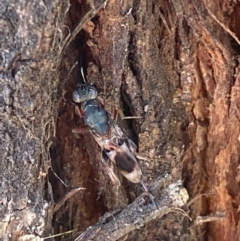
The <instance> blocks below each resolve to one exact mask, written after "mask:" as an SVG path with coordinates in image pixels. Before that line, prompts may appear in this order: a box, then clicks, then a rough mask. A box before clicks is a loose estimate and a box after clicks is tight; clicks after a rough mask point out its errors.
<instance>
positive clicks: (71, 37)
mask: <svg viewBox="0 0 240 241" xmlns="http://www.w3.org/2000/svg"><path fill="white" fill-rule="evenodd" d="M106 2H107V0H104V1H103V2H102V3H100V4H99V5H98V6H96V7H94V8H91V9H90V10H89V11H88V12H87V13H86V14H85V15H84V16H83V18H82V19H81V21H80V22H79V24H78V25H77V26H76V28H75V29H74V30H73V32H72V33H71V34H70V35H68V36H67V37H66V39H65V40H64V43H63V46H62V49H61V51H60V53H61V54H62V53H64V51H65V50H66V49H67V48H68V46H69V44H70V43H71V42H72V41H73V40H74V39H75V37H76V36H77V34H78V33H79V32H80V31H81V30H82V28H83V26H84V25H85V23H86V22H87V21H89V20H90V19H91V18H92V17H93V16H94V15H96V14H97V13H98V12H99V10H100V9H101V8H103V7H104V6H105V4H106Z"/></svg>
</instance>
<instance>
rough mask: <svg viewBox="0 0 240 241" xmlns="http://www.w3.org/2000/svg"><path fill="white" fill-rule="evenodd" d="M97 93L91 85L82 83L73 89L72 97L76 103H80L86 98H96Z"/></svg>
mask: <svg viewBox="0 0 240 241" xmlns="http://www.w3.org/2000/svg"><path fill="white" fill-rule="evenodd" d="M97 95H98V92H97V90H96V89H95V88H94V87H93V86H92V85H87V84H83V85H80V86H79V87H78V88H77V89H76V90H75V91H73V95H72V97H73V100H74V101H75V102H76V103H82V102H84V101H86V100H94V99H96V98H97Z"/></svg>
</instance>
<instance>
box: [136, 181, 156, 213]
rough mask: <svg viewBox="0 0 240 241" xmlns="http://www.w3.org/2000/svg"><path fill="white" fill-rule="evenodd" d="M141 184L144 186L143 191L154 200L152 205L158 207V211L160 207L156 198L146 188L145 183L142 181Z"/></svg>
mask: <svg viewBox="0 0 240 241" xmlns="http://www.w3.org/2000/svg"><path fill="white" fill-rule="evenodd" d="M140 183H141V185H142V187H143V189H144V192H145V194H147V195H148V196H149V197H150V198H151V200H152V203H153V204H154V205H155V206H156V207H157V209H158V210H159V207H158V205H157V203H156V202H155V200H154V199H155V197H154V196H153V195H152V194H151V193H150V192H149V190H148V188H147V187H146V185H145V184H144V182H143V181H142V180H141V181H140Z"/></svg>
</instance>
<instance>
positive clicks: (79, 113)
mask: <svg viewBox="0 0 240 241" xmlns="http://www.w3.org/2000/svg"><path fill="white" fill-rule="evenodd" d="M75 113H76V115H78V116H80V117H81V118H83V116H84V115H83V113H82V111H81V109H80V108H79V106H77V105H76V106H75Z"/></svg>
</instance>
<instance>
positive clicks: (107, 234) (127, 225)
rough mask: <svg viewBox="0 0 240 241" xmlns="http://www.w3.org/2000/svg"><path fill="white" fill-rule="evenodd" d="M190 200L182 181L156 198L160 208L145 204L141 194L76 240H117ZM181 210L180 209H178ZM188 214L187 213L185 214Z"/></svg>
mask: <svg viewBox="0 0 240 241" xmlns="http://www.w3.org/2000/svg"><path fill="white" fill-rule="evenodd" d="M187 200H188V194H187V192H186V189H185V188H183V187H182V186H181V181H179V182H177V183H174V184H171V185H169V187H168V188H167V189H166V195H164V198H163V199H161V200H156V203H157V205H158V207H159V209H156V208H155V205H150V204H145V202H143V198H142V197H141V196H140V197H138V198H136V200H135V201H134V202H133V203H131V204H130V205H128V207H126V208H125V209H123V210H122V211H121V212H120V213H117V215H115V216H114V218H113V219H112V220H110V221H109V222H108V220H106V221H105V222H102V221H101V222H98V223H97V224H96V225H94V226H91V227H89V228H88V229H87V230H86V231H85V232H83V233H82V234H81V235H80V236H79V237H78V238H77V239H75V241H87V240H92V241H115V240H118V239H119V238H120V237H122V236H124V235H126V234H127V233H129V232H130V231H133V230H135V229H139V228H140V227H142V226H143V225H145V224H146V223H148V222H150V221H151V220H154V219H156V218H160V217H162V216H163V215H165V214H167V213H169V212H172V211H174V210H175V211H176V209H177V208H178V207H182V206H183V205H184V204H186V202H187ZM178 210H179V209H178ZM185 215H186V214H185Z"/></svg>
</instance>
